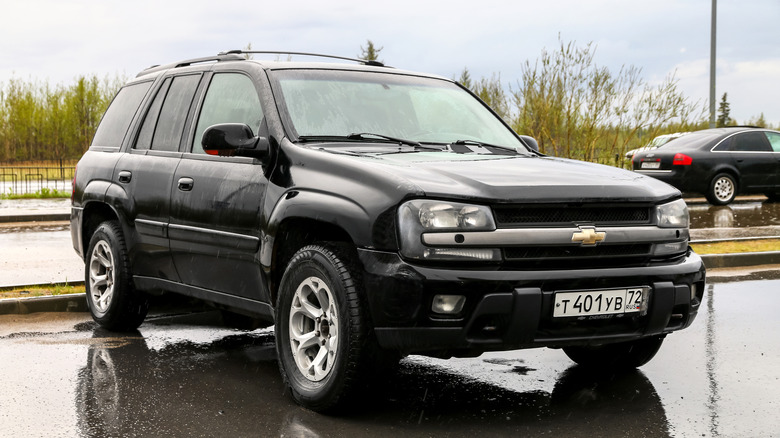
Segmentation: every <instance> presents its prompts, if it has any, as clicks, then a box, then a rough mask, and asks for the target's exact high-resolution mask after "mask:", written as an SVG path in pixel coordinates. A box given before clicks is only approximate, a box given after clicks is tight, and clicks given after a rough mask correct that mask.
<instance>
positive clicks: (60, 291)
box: [0, 284, 84, 299]
mask: <svg viewBox="0 0 780 438" xmlns="http://www.w3.org/2000/svg"><path fill="white" fill-rule="evenodd" d="M83 293H84V286H83V285H81V286H70V285H67V284H52V285H44V286H29V287H23V288H11V289H6V290H0V299H2V298H27V297H48V296H55V295H67V294H83Z"/></svg>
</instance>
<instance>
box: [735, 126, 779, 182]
mask: <svg viewBox="0 0 780 438" xmlns="http://www.w3.org/2000/svg"><path fill="white" fill-rule="evenodd" d="M730 149H731V158H732V159H733V160H734V165H735V166H736V167H737V169H738V170H739V173H740V180H741V183H742V188H741V189H740V191H742V189H747V190H751V191H756V190H762V189H765V188H767V187H771V186H773V182H772V181H773V180H774V179H775V178H776V175H777V164H778V162H777V160H776V159H775V156H774V153H773V152H772V147H771V146H770V144H769V141H768V140H767V137H766V135H764V133H763V132H762V131H748V132H740V133H739V134H736V135H734V136H733V137H732V138H731V146H730Z"/></svg>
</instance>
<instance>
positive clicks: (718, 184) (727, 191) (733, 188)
mask: <svg viewBox="0 0 780 438" xmlns="http://www.w3.org/2000/svg"><path fill="white" fill-rule="evenodd" d="M736 196H737V181H736V179H735V178H734V177H733V176H732V175H730V174H728V173H719V174H717V175H715V178H712V181H710V188H709V190H708V191H707V201H709V202H710V204H712V205H726V204H729V203H731V201H733V200H734V198H735V197H736Z"/></svg>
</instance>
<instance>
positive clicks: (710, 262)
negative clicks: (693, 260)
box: [699, 251, 780, 269]
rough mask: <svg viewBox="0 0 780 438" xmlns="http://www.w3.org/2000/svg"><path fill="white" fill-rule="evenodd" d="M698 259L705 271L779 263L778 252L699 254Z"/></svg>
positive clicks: (779, 253)
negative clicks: (702, 262)
mask: <svg viewBox="0 0 780 438" xmlns="http://www.w3.org/2000/svg"><path fill="white" fill-rule="evenodd" d="M699 257H701V259H702V260H703V261H704V266H705V267H706V268H707V269H713V268H737V267H743V266H757V265H773V264H778V263H780V251H765V252H743V253H739V254H705V255H701V254H700V255H699Z"/></svg>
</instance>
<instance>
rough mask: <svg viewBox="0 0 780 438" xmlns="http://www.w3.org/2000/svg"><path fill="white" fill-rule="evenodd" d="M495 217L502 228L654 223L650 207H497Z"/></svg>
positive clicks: (494, 210)
mask: <svg viewBox="0 0 780 438" xmlns="http://www.w3.org/2000/svg"><path fill="white" fill-rule="evenodd" d="M493 213H494V214H495V217H496V222H497V225H498V227H499V228H512V227H517V226H527V225H547V226H555V225H564V224H566V225H571V224H583V223H596V224H601V225H607V224H609V225H616V224H620V225H628V224H647V223H649V222H650V207H648V206H592V205H588V206H577V205H575V206H572V205H563V206H562V205H555V206H552V205H551V206H524V205H510V206H497V207H493Z"/></svg>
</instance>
